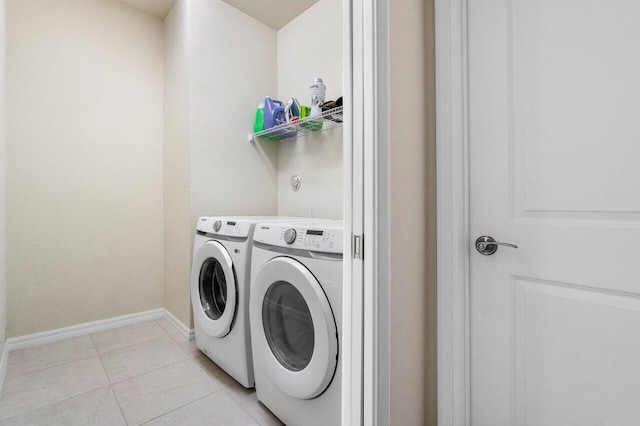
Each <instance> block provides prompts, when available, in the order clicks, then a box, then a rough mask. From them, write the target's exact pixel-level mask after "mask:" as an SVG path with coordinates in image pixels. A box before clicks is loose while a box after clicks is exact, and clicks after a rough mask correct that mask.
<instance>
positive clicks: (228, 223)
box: [197, 217, 251, 238]
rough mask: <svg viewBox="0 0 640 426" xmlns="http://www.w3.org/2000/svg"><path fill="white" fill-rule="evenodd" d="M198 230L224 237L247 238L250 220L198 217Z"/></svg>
mask: <svg viewBox="0 0 640 426" xmlns="http://www.w3.org/2000/svg"><path fill="white" fill-rule="evenodd" d="M197 229H198V231H201V232H206V233H207V234H215V235H224V236H226V237H236V238H247V237H249V232H250V231H251V222H246V221H242V220H233V219H225V218H216V217H201V218H200V219H198V227H197Z"/></svg>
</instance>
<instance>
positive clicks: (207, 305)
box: [200, 257, 227, 320]
mask: <svg viewBox="0 0 640 426" xmlns="http://www.w3.org/2000/svg"><path fill="white" fill-rule="evenodd" d="M200 304H201V305H202V309H203V310H204V313H205V314H207V316H208V317H209V318H211V319H212V320H217V319H220V317H221V316H222V314H223V313H224V308H225V306H226V304H227V279H226V277H225V276H224V270H223V269H222V265H221V264H220V262H219V261H218V259H216V258H215V257H210V258H208V259H207V260H205V261H204V263H203V264H202V268H200Z"/></svg>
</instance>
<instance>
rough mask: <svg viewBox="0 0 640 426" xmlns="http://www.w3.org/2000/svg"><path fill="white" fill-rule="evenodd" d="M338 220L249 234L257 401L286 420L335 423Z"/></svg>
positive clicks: (337, 398) (339, 302)
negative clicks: (252, 236) (251, 237)
mask: <svg viewBox="0 0 640 426" xmlns="http://www.w3.org/2000/svg"><path fill="white" fill-rule="evenodd" d="M342 238H343V226H342V222H335V221H334V222H324V223H279V224H268V223H261V224H258V225H257V226H256V230H255V232H254V247H253V254H252V262H251V263H252V266H251V268H252V272H251V297H250V302H249V310H250V321H251V341H252V347H253V361H254V368H255V379H256V392H257V395H258V399H259V400H260V401H261V402H262V403H263V404H264V405H265V406H267V407H268V408H269V409H270V410H271V411H272V412H273V413H274V414H275V415H276V416H277V417H279V418H280V420H282V421H283V422H284V423H286V424H287V425H290V426H291V425H305V426H314V425H318V426H320V425H322V426H326V425H338V424H340V408H341V401H340V397H341V390H340V387H341V377H340V374H341V361H340V339H341V335H342V330H341V326H342V287H343V286H342V264H343V261H342V252H343V250H342V245H343V244H342Z"/></svg>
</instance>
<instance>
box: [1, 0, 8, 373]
mask: <svg viewBox="0 0 640 426" xmlns="http://www.w3.org/2000/svg"><path fill="white" fill-rule="evenodd" d="M4 13H5V1H4V0H0V347H3V346H4V340H5V329H6V327H7V228H6V225H7V197H6V192H7V187H6V172H7V161H6V158H7V155H6V137H5V136H6V132H5V83H4V82H5V16H4ZM0 380H1V379H0Z"/></svg>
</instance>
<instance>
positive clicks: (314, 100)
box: [310, 77, 327, 117]
mask: <svg viewBox="0 0 640 426" xmlns="http://www.w3.org/2000/svg"><path fill="white" fill-rule="evenodd" d="M310 89H311V111H310V116H311V117H315V116H319V115H322V108H321V106H322V104H323V103H324V96H325V94H326V92H327V86H325V85H324V83H323V82H322V79H321V78H319V77H318V78H315V79H314V80H313V83H311V86H310Z"/></svg>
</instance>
